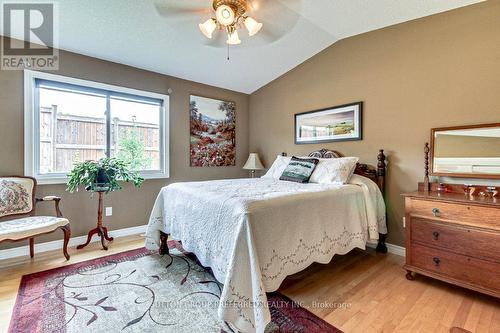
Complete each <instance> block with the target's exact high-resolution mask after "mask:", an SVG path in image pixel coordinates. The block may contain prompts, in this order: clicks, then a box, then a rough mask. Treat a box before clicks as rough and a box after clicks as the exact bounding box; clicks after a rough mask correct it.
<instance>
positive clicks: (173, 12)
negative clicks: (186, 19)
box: [155, 0, 213, 17]
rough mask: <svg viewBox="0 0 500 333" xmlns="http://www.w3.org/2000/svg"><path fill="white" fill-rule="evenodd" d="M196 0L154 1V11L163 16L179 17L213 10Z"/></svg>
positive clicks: (209, 12) (203, 13) (201, 14)
mask: <svg viewBox="0 0 500 333" xmlns="http://www.w3.org/2000/svg"><path fill="white" fill-rule="evenodd" d="M193 2H197V1H182V2H179V1H174V0H163V1H158V2H156V3H155V7H156V11H157V12H158V14H160V15H161V16H164V17H180V16H186V15H187V16H194V15H199V16H203V15H207V14H208V15H209V14H211V13H212V12H213V10H212V9H211V8H210V7H208V6H203V3H196V4H193Z"/></svg>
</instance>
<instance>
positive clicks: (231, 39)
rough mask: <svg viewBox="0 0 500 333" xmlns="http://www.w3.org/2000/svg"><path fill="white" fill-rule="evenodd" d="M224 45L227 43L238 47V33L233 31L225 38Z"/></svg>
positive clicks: (239, 41) (239, 42)
mask: <svg viewBox="0 0 500 333" xmlns="http://www.w3.org/2000/svg"><path fill="white" fill-rule="evenodd" d="M226 43H228V44H229V45H238V44H241V40H240V37H239V36H238V31H237V30H235V31H233V32H232V33H231V34H229V35H228V36H227V41H226Z"/></svg>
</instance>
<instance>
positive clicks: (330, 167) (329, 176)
mask: <svg viewBox="0 0 500 333" xmlns="http://www.w3.org/2000/svg"><path fill="white" fill-rule="evenodd" d="M358 160H359V158H357V157H341V158H327V159H320V160H319V163H318V165H317V166H316V168H315V169H314V172H313V174H312V175H311V179H310V180H309V182H311V183H319V184H338V185H343V184H347V183H348V182H349V180H350V179H351V177H352V174H353V173H354V170H355V169H356V164H357V163H358Z"/></svg>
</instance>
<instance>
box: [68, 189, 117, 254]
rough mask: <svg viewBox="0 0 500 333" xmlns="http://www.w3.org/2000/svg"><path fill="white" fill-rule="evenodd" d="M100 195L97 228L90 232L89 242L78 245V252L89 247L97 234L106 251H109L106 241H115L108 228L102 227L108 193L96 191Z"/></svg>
mask: <svg viewBox="0 0 500 333" xmlns="http://www.w3.org/2000/svg"><path fill="white" fill-rule="evenodd" d="M96 192H97V193H98V195H99V206H98V208H97V226H96V227H95V228H94V229H92V230H90V231H89V233H88V235H87V241H86V242H85V243H84V244H80V245H78V246H77V247H76V248H77V249H78V250H81V249H83V248H84V247H85V246H87V245H89V243H90V241H91V239H92V236H94V235H95V234H97V236H99V237H101V245H102V248H103V249H104V250H108V245H107V243H106V241H108V242H111V241H112V240H113V237H109V235H108V228H106V227H103V225H102V209H103V205H104V202H103V195H104V193H106V191H96ZM105 240H106V241H105Z"/></svg>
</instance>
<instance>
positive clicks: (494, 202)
mask: <svg viewBox="0 0 500 333" xmlns="http://www.w3.org/2000/svg"><path fill="white" fill-rule="evenodd" d="M498 147H500V124H487V125H472V126H459V127H448V128H436V129H432V130H431V145H430V147H429V145H428V144H426V146H425V150H424V152H425V177H424V182H423V183H419V186H418V191H416V192H413V193H406V194H403V196H404V198H405V219H406V264H405V265H404V268H405V269H406V271H407V274H406V277H407V279H409V280H414V279H415V275H416V274H417V273H418V274H422V275H426V276H429V277H432V278H436V279H439V280H442V281H445V282H448V283H452V284H455V285H458V286H461V287H465V288H469V289H472V290H475V291H478V292H482V293H485V294H488V295H492V296H495V297H500V196H498V194H499V191H498V190H497V189H498V187H496V186H491V185H490V186H486V185H484V186H483V185H472V184H459V183H460V182H461V181H460V180H459V179H455V180H454V181H453V183H454V184H449V183H448V184H447V183H441V182H439V183H431V182H429V175H431V176H435V177H447V178H450V179H453V178H478V179H481V180H480V181H476V183H482V182H484V183H491V182H492V181H491V179H499V178H500V149H499V148H498ZM429 153H430V156H429ZM429 162H430V163H429ZM429 164H430V170H429ZM439 180H440V178H438V181H439ZM468 182H470V180H469V181H468ZM457 183H458V184H457Z"/></svg>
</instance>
